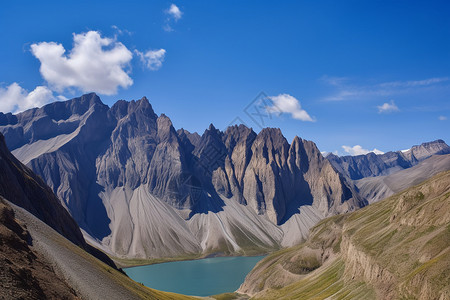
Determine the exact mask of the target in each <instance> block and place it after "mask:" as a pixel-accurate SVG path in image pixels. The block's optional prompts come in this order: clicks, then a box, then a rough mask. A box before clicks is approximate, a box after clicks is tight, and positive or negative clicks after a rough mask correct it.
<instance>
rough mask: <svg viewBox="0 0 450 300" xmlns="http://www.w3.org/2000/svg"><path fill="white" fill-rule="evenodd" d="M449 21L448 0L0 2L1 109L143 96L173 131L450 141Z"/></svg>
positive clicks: (332, 143) (332, 142) (352, 142)
mask: <svg viewBox="0 0 450 300" xmlns="http://www.w3.org/2000/svg"><path fill="white" fill-rule="evenodd" d="M449 15H450V3H449V2H448V1H356V0H355V1H253V2H250V1H175V2H172V1H127V2H126V3H125V2H123V1H72V2H69V1H2V2H1V3H0V28H1V31H0V39H1V41H2V45H3V46H2V47H0V70H2V72H1V73H0V83H1V85H0V110H3V111H7V110H10V111H19V110H23V109H26V108H28V107H30V106H33V105H42V104H44V103H47V102H49V101H55V100H58V99H63V98H64V97H65V98H72V97H75V96H79V95H81V94H82V93H83V92H87V91H95V92H97V93H98V94H99V95H100V97H101V98H102V100H103V101H104V102H105V103H106V104H108V105H112V104H113V103H114V102H115V101H116V100H118V99H126V100H131V99H139V98H141V97H142V96H144V95H145V96H147V98H149V100H150V102H151V103H152V105H153V108H154V110H155V111H156V113H158V114H160V113H165V114H167V115H168V116H169V117H170V118H171V119H172V122H173V123H174V126H175V127H176V128H180V127H184V128H186V129H188V130H190V131H198V132H199V133H202V132H203V131H204V129H206V128H207V127H208V125H209V124H210V123H211V122H212V123H214V124H215V126H216V127H217V128H219V129H224V128H226V126H227V125H228V124H230V123H232V122H233V121H234V123H236V122H240V121H242V122H244V123H246V124H247V125H248V126H250V127H253V128H254V129H255V131H259V130H260V126H269V127H279V128H281V129H282V131H283V133H284V134H285V136H286V138H287V139H288V141H289V142H290V141H291V140H292V139H293V137H294V136H295V135H298V136H300V137H302V138H305V139H309V140H313V141H314V142H316V144H317V145H318V146H319V149H320V150H322V151H336V150H337V151H339V153H341V154H345V153H361V151H362V152H364V149H366V150H373V149H377V150H380V151H389V150H400V149H406V148H409V147H410V146H411V145H414V144H418V143H421V142H424V141H430V140H434V139H438V138H441V139H444V140H445V141H446V142H447V143H450V133H449V132H450V130H449V128H450V18H449V17H448V16H449ZM74 38H78V40H79V41H81V42H79V47H78V48H77V49H75V46H76V41H74ZM50 42H53V43H50ZM33 45H34V46H33ZM96 45H97V46H98V45H102V46H101V47H100V48H98V49H100V50H101V51H100V52H99V51H96V49H97V48H95V46H96ZM33 47H34V48H33ZM89 47H92V48H89ZM98 49H97V50H98ZM61 51H65V52H64V53H62V52H61ZM108 52H109V53H108ZM92 61H95V64H93V65H91V64H90V62H92ZM99 78H100V79H99ZM105 78H106V79H105ZM37 87H38V88H37ZM261 92H262V93H264V95H267V98H264V99H265V100H267V101H268V102H267V103H268V104H267V105H266V106H267V107H266V110H265V111H264V114H265V117H264V118H263V120H264V122H263V123H262V122H261V118H258V117H257V116H255V115H252V114H251V113H252V112H255V111H256V110H255V109H260V108H261V105H259V106H258V105H256V104H255V103H257V102H253V100H254V99H255V98H256V97H257V96H258V95H260V93H261ZM30 93H31V94H30ZM265 100H264V101H265ZM264 103H266V102H264ZM259 104H261V102H259ZM246 108H247V109H246ZM260 112H261V110H260ZM251 116H253V117H254V118H251ZM236 120H237V121H236ZM356 145H360V147H361V149H360V148H358V147H355V148H354V146H356ZM343 146H347V148H345V149H347V151H348V152H346V151H345V149H344V148H343Z"/></svg>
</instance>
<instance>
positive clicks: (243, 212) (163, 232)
mask: <svg viewBox="0 0 450 300" xmlns="http://www.w3.org/2000/svg"><path fill="white" fill-rule="evenodd" d="M0 132H2V133H3V134H4V136H5V138H6V143H7V145H8V147H9V148H10V150H12V153H13V154H14V155H15V156H16V157H17V158H18V159H19V160H20V161H22V162H23V163H24V164H26V165H27V166H29V167H30V168H31V169H32V170H33V171H34V172H35V173H36V174H38V175H40V176H41V177H42V178H43V179H44V181H45V182H46V183H47V184H48V185H49V186H50V187H51V189H52V190H53V192H54V193H55V194H56V195H57V196H58V198H59V199H60V200H61V203H62V204H63V205H64V206H65V207H66V208H67V210H68V211H69V212H70V214H71V215H72V216H73V218H74V219H75V220H76V221H77V223H78V224H79V225H80V227H81V228H82V229H83V230H84V233H85V237H86V238H87V239H88V240H89V241H90V242H91V243H95V244H96V245H97V247H99V248H101V249H103V250H105V251H107V252H109V253H110V254H112V255H113V256H117V257H125V258H133V257H134V258H157V257H175V256H185V255H199V254H203V255H206V254H210V253H220V254H230V253H245V254H252V253H261V252H265V251H268V250H272V249H276V248H279V247H284V246H292V245H295V244H297V243H299V242H300V241H302V240H304V239H305V238H306V237H307V235H308V231H309V229H310V228H311V227H312V226H313V225H315V224H316V223H317V222H318V221H319V220H321V219H323V218H324V217H327V216H332V215H335V214H339V213H345V212H349V211H353V210H355V209H358V208H361V207H363V206H365V205H367V203H368V199H366V198H367V195H369V194H370V191H365V192H364V196H362V194H363V193H361V192H360V191H359V188H358V187H357V184H358V182H356V181H354V180H355V179H361V178H364V177H369V176H378V175H385V174H390V173H394V172H395V171H396V170H402V169H406V168H410V167H412V166H413V165H416V164H417V163H419V162H420V161H422V160H424V159H425V158H426V157H427V156H431V155H434V154H444V153H446V152H445V151H448V149H449V147H448V146H447V145H446V144H445V143H444V142H443V141H436V142H432V143H429V144H423V145H421V146H417V147H413V148H412V149H411V150H409V152H405V153H403V152H390V153H386V154H384V155H381V156H377V155H375V154H368V155H366V156H358V157H336V156H333V155H330V156H328V157H327V158H328V159H325V158H324V157H323V156H322V154H321V153H320V151H319V150H318V149H317V147H316V145H315V144H314V143H313V142H311V141H307V140H303V139H301V138H299V137H295V138H294V140H293V141H292V142H291V143H288V141H287V140H286V139H285V138H284V136H283V135H282V133H281V131H280V130H279V129H274V128H265V129H263V130H261V131H260V132H259V133H255V132H254V131H253V130H252V129H251V128H247V127H245V126H244V125H239V126H231V127H229V128H227V129H226V130H225V131H224V132H222V131H220V130H217V129H216V128H215V127H214V126H213V125H212V124H211V125H210V127H209V128H208V129H207V130H205V132H204V133H203V134H202V135H199V134H197V133H190V132H188V131H187V130H184V129H179V130H175V128H174V127H173V126H172V122H171V120H170V119H169V118H168V117H167V116H165V115H164V114H162V115H160V116H157V115H156V114H155V113H154V111H153V109H152V106H151V105H150V103H149V102H148V100H147V99H146V98H145V97H144V98H142V99H140V100H138V101H131V102H127V101H123V100H120V101H118V102H116V103H115V104H114V105H113V106H112V107H111V108H110V107H108V106H107V105H105V104H103V103H102V102H101V100H100V98H99V97H98V96H97V95H95V94H87V95H83V96H82V97H79V98H74V99H72V100H68V101H63V102H54V103H51V104H48V105H46V106H44V107H42V108H35V109H31V110H27V111H25V112H22V113H19V114H17V115H12V114H2V113H0ZM442 157H444V155H442Z"/></svg>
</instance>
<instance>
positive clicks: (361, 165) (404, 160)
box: [327, 140, 450, 180]
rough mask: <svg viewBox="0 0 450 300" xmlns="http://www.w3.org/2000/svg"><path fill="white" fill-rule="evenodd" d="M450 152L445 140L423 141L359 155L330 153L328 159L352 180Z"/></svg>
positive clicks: (400, 167)
mask: <svg viewBox="0 0 450 300" xmlns="http://www.w3.org/2000/svg"><path fill="white" fill-rule="evenodd" d="M443 154H450V147H449V146H448V145H447V144H446V143H445V142H444V141H443V140H436V141H433V142H428V143H423V144H421V145H418V146H413V147H411V149H409V150H405V151H396V152H387V153H384V154H375V153H373V152H370V153H368V154H365V155H357V156H337V155H334V154H329V155H328V156H327V159H328V160H329V161H330V162H331V164H332V165H333V166H334V167H335V168H336V170H338V171H339V172H340V173H341V174H343V175H345V176H347V177H348V178H350V179H352V180H359V179H362V178H365V177H375V176H380V175H389V174H393V173H395V172H398V171H400V170H404V169H407V168H410V167H413V166H415V165H417V164H418V163H419V162H421V161H423V160H425V159H427V158H429V157H430V156H432V155H443Z"/></svg>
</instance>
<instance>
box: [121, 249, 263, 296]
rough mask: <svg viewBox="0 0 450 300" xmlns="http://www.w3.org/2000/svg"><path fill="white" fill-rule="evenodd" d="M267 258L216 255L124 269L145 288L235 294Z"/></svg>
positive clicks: (201, 294) (197, 294)
mask: <svg viewBox="0 0 450 300" xmlns="http://www.w3.org/2000/svg"><path fill="white" fill-rule="evenodd" d="M264 257H266V255H252V256H235V255H234V256H215V257H207V258H205V257H204V258H203V259H191V260H180V261H172V262H170V263H159V264H153V265H142V266H135V267H129V268H124V269H123V271H124V272H125V273H126V274H127V276H128V277H129V278H131V279H132V280H134V281H135V282H138V283H141V284H142V285H145V286H147V287H150V288H153V289H157V290H161V291H165V292H171V293H177V294H183V295H191V296H197V297H210V296H214V295H219V294H226V293H235V292H236V291H237V289H239V287H240V285H241V284H242V283H243V282H244V280H245V277H246V276H247V274H248V273H249V272H251V270H252V269H253V268H254V267H255V265H256V264H257V263H258V262H259V261H260V260H262V259H263V258H264Z"/></svg>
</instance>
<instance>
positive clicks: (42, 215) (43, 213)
mask: <svg viewBox="0 0 450 300" xmlns="http://www.w3.org/2000/svg"><path fill="white" fill-rule="evenodd" d="M0 170H1V172H0V196H2V197H3V198H6V199H7V200H9V201H11V202H12V203H14V204H16V205H18V206H20V207H23V208H25V209H26V210H28V211H29V212H31V213H32V214H34V215H35V216H36V217H38V218H39V219H41V220H42V221H43V222H45V223H47V224H48V225H49V226H51V227H52V228H53V229H55V230H56V231H58V232H59V233H60V234H61V235H63V236H64V237H66V238H67V239H68V240H70V241H72V242H73V243H74V244H76V245H79V246H80V247H82V248H86V243H85V241H84V238H83V236H82V234H81V231H80V229H79V228H78V225H77V223H76V222H75V221H74V220H73V218H72V217H71V216H70V214H69V213H68V212H67V210H66V209H65V208H64V207H63V206H62V205H61V203H60V201H59V200H58V198H57V197H56V196H55V195H54V194H53V192H52V190H51V189H50V188H49V187H48V186H47V185H46V184H45V183H44V182H43V181H42V179H41V178H40V177H38V176H36V175H35V174H33V172H32V171H31V170H30V169H29V168H27V167H25V166H24V165H23V164H22V163H20V162H19V161H18V160H17V159H16V158H15V157H14V156H13V155H12V154H11V153H10V152H9V150H8V148H7V147H6V144H5V139H4V137H3V135H2V134H1V133H0Z"/></svg>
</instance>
